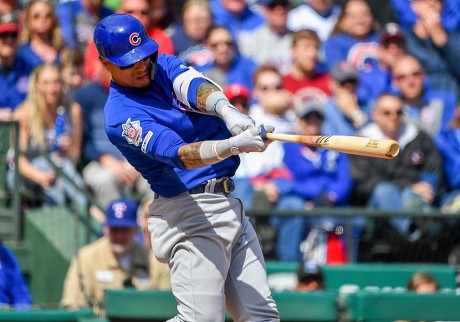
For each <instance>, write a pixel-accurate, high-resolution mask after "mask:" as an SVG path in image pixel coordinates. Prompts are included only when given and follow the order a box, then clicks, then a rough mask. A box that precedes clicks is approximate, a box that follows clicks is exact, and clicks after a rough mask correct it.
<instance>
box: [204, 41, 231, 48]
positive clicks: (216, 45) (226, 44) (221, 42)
mask: <svg viewBox="0 0 460 322" xmlns="http://www.w3.org/2000/svg"><path fill="white" fill-rule="evenodd" d="M221 45H223V46H226V47H231V46H233V41H218V42H214V43H210V44H209V46H210V47H211V48H217V47H219V46H221Z"/></svg>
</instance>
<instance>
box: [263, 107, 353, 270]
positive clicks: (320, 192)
mask: <svg viewBox="0 0 460 322" xmlns="http://www.w3.org/2000/svg"><path fill="white" fill-rule="evenodd" d="M297 116H298V118H299V119H298V129H299V133H300V134H302V135H320V133H321V126H322V124H323V122H324V112H323V107H322V105H321V103H317V102H307V103H305V104H304V105H302V106H298V107H297ZM284 165H285V167H286V168H287V169H288V170H289V173H291V178H290V179H278V180H275V183H276V185H277V187H278V190H279V195H280V197H279V200H278V203H277V208H278V209H282V210H307V209H312V208H315V207H334V206H340V205H346V204H347V203H348V197H349V195H350V193H351V189H352V180H351V176H350V172H349V162H348V157H347V155H346V154H341V153H338V152H335V151H330V150H325V149H317V148H315V147H308V146H305V145H302V144H298V143H289V142H288V143H285V144H284ZM271 223H272V224H273V226H274V227H275V228H276V229H277V233H278V238H277V258H278V260H280V261H299V260H302V252H301V250H300V247H299V246H300V243H301V242H302V240H303V239H304V238H305V237H306V236H307V233H308V232H309V230H310V229H309V228H312V227H313V225H317V226H321V227H324V229H325V230H328V229H330V228H332V230H333V229H334V228H335V226H336V225H337V224H338V223H339V221H338V220H337V219H336V218H332V217H320V218H309V217H305V216H292V217H274V218H273V219H272V220H271ZM309 255H312V254H309ZM320 260H324V258H321V259H320V258H316V259H315V261H316V263H317V264H324V263H325V262H318V261H320Z"/></svg>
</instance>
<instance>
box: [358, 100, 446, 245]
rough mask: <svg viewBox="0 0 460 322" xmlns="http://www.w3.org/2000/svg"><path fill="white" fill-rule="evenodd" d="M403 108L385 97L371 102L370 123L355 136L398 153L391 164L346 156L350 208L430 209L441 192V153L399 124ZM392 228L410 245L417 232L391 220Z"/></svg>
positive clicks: (398, 220)
mask: <svg viewBox="0 0 460 322" xmlns="http://www.w3.org/2000/svg"><path fill="white" fill-rule="evenodd" d="M403 111H404V105H403V102H402V101H401V99H400V98H399V97H398V96H395V95H392V94H384V95H382V96H381V97H379V98H378V99H377V101H376V104H375V108H374V110H373V112H372V120H373V122H372V123H370V124H368V125H367V126H365V127H364V128H363V129H361V130H360V131H359V132H358V134H359V135H362V136H366V137H371V138H376V139H393V140H396V141H398V143H399V146H400V152H399V155H398V157H397V158H395V159H393V160H383V159H373V158H368V157H360V156H350V159H351V174H352V177H353V180H354V192H353V203H354V204H355V205H367V206H368V207H370V208H375V209H383V210H388V211H392V210H395V211H403V210H409V211H419V212H426V211H430V210H431V209H433V207H434V206H435V205H436V199H437V198H438V196H441V195H442V194H443V192H444V182H443V164H442V158H441V154H440V153H439V151H438V149H437V147H436V145H435V143H434V142H433V140H432V139H431V137H430V136H429V135H428V134H427V133H426V132H424V131H422V130H419V128H417V127H416V126H415V125H414V124H413V123H411V122H407V121H405V120H404V119H403ZM390 223H391V224H392V225H393V227H394V229H395V230H396V231H397V232H399V233H400V234H401V235H402V236H405V237H407V238H408V239H409V241H414V240H417V239H418V238H419V237H420V234H421V231H420V230H419V229H418V227H417V225H416V224H415V222H413V221H412V220H410V219H409V218H394V217H393V218H391V219H390Z"/></svg>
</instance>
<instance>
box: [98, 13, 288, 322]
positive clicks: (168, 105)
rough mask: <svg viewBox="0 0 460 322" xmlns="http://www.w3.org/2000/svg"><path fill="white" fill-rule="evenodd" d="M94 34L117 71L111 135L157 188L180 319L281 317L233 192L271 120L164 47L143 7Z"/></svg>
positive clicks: (161, 254) (161, 243)
mask: <svg viewBox="0 0 460 322" xmlns="http://www.w3.org/2000/svg"><path fill="white" fill-rule="evenodd" d="M94 42H95V44H96V47H97V50H98V52H99V56H100V59H101V61H102V63H103V65H104V67H105V68H106V69H107V70H108V71H109V72H110V73H111V74H112V82H111V85H110V94H109V97H108V99H107V103H106V106H105V129H106V132H107V135H108V137H109V139H110V141H111V142H112V143H113V144H114V145H116V146H117V147H118V149H119V150H120V151H121V152H122V153H123V155H124V156H125V157H126V159H127V160H128V161H129V162H130V163H131V164H132V165H133V166H134V167H135V168H136V169H137V170H138V171H139V172H140V173H141V174H142V175H143V176H144V177H145V178H146V179H147V180H148V182H149V183H150V186H151V188H152V190H153V191H154V192H155V200H154V202H153V203H152V204H151V205H150V209H149V213H150V218H149V220H148V224H149V229H150V232H151V238H152V245H153V251H154V253H155V255H156V257H157V258H158V259H159V260H160V261H162V262H168V263H169V266H170V268H171V282H172V290H173V293H174V295H175V297H176V300H177V303H178V306H177V307H178V315H177V316H176V317H174V318H173V319H171V320H170V321H198V322H206V321H209V322H216V321H224V319H225V309H226V308H227V310H228V312H229V313H230V315H231V316H232V318H233V319H234V321H267V322H268V321H279V315H278V312H277V308H276V304H275V302H274V301H273V299H272V297H271V293H270V290H269V287H268V284H267V277H266V273H265V263H264V259H263V256H262V251H261V248H260V245H259V241H258V239H257V236H256V234H255V232H254V229H253V227H252V225H251V224H250V223H249V220H248V218H247V217H246V216H245V214H244V210H243V207H242V204H241V202H240V201H239V200H238V199H234V198H231V197H230V196H229V194H230V192H231V191H232V190H233V185H232V184H233V181H232V180H231V178H230V177H231V176H232V175H233V174H234V173H235V170H236V168H237V167H238V165H239V157H238V156H237V155H238V154H239V153H242V152H261V151H264V150H265V149H266V147H267V145H268V142H267V141H264V140H263V139H262V137H261V135H260V133H261V127H256V126H255V124H254V121H253V120H252V119H251V118H249V117H248V116H246V115H243V114H240V113H239V112H238V111H237V110H236V109H235V108H234V107H233V106H232V105H231V104H230V103H229V101H228V99H227V98H226V97H225V96H224V94H223V93H222V91H221V90H220V88H219V87H218V86H217V85H216V84H214V83H213V82H212V81H211V80H208V79H206V78H205V77H203V76H202V75H201V74H200V73H198V72H197V71H195V70H194V69H192V68H189V67H187V66H186V65H185V64H184V62H182V61H181V60H179V59H178V58H177V57H175V56H171V55H158V44H157V43H156V42H155V41H154V40H152V39H150V38H149V37H148V36H147V34H146V32H145V29H144V27H143V26H142V24H141V23H140V22H139V21H138V20H136V19H135V18H134V17H132V16H130V15H123V14H114V15H111V16H109V17H107V18H105V19H103V20H101V21H100V23H99V24H98V25H97V26H96V29H95V31H94ZM265 128H266V130H267V131H269V132H271V131H273V127H270V126H265Z"/></svg>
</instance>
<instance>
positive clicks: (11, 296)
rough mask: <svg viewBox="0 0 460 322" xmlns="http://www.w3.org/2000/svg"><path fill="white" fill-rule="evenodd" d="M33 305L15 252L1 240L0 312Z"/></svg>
mask: <svg viewBox="0 0 460 322" xmlns="http://www.w3.org/2000/svg"><path fill="white" fill-rule="evenodd" d="M30 305H32V297H31V296H30V293H29V288H28V287H27V284H26V282H25V280H24V276H23V275H22V271H21V267H20V266H19V264H18V262H17V260H16V257H15V256H14V254H13V252H12V251H11V250H10V249H9V248H8V247H7V246H6V245H4V244H3V243H2V241H1V240H0V310H2V309H5V308H25V307H30Z"/></svg>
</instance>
